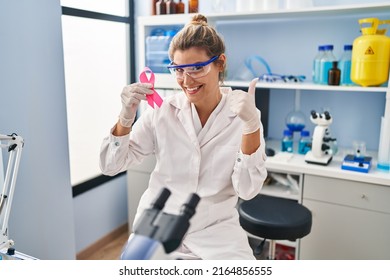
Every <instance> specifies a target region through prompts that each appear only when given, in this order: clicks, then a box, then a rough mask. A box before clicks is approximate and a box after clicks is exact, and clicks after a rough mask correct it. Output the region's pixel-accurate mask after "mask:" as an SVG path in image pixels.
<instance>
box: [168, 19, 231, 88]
mask: <svg viewBox="0 0 390 280" xmlns="http://www.w3.org/2000/svg"><path fill="white" fill-rule="evenodd" d="M192 47H197V48H201V49H204V50H205V51H206V54H207V55H208V56H209V57H210V58H211V57H214V56H219V55H221V54H223V53H225V43H224V41H223V39H222V37H221V36H220V35H219V34H218V33H217V31H216V30H215V29H214V28H213V27H212V26H210V25H208V23H207V18H206V17H205V16H204V15H201V14H196V15H194V16H193V17H192V19H191V21H190V22H189V23H187V24H186V25H185V26H184V28H183V29H181V30H180V31H179V32H178V33H177V34H176V35H175V36H174V37H173V39H172V41H171V43H170V46H169V57H170V59H171V60H172V59H173V54H174V53H175V52H176V51H177V50H181V51H184V50H187V49H189V48H192ZM214 63H220V64H221V66H222V69H223V71H222V72H221V73H220V75H219V80H220V81H223V79H224V72H225V69H226V63H223V62H222V61H221V60H218V59H217V60H216V61H214Z"/></svg>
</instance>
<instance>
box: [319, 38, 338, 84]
mask: <svg viewBox="0 0 390 280" xmlns="http://www.w3.org/2000/svg"><path fill="white" fill-rule="evenodd" d="M333 61H336V57H335V56H334V55H333V45H325V46H324V55H323V56H322V58H321V60H320V79H319V83H320V84H322V85H327V84H328V73H329V70H330V69H332V66H333Z"/></svg>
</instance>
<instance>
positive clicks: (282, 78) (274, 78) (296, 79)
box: [259, 74, 306, 83]
mask: <svg viewBox="0 0 390 280" xmlns="http://www.w3.org/2000/svg"><path fill="white" fill-rule="evenodd" d="M305 79H306V77H305V76H303V75H299V76H294V75H278V74H263V75H261V76H260V77H259V80H260V81H263V82H269V83H275V82H285V83H300V82H303V81H304V80H305Z"/></svg>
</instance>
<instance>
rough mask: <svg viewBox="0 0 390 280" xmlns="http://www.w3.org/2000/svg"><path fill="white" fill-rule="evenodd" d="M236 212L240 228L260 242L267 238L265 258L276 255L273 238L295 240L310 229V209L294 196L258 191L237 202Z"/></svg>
mask: <svg viewBox="0 0 390 280" xmlns="http://www.w3.org/2000/svg"><path fill="white" fill-rule="evenodd" d="M238 212H239V216H240V224H241V226H242V228H243V229H244V230H245V231H246V232H248V233H250V234H252V235H254V236H255V237H258V238H263V239H264V240H263V242H262V244H261V245H260V246H263V245H264V242H265V241H266V240H267V239H268V240H269V255H268V259H272V260H273V259H275V240H290V241H295V240H297V239H300V238H302V237H304V236H306V235H308V234H309V233H310V231H311V225H312V215H311V212H310V211H309V209H307V208H306V207H305V206H303V205H302V204H299V203H298V202H297V201H295V200H291V199H285V198H279V197H273V196H267V195H261V194H259V195H257V196H256V197H254V198H253V199H251V200H247V201H243V202H242V203H240V204H239V205H238Z"/></svg>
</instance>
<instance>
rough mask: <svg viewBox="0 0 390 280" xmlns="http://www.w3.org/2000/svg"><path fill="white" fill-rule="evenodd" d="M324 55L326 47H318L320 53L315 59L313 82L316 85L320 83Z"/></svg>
mask: <svg viewBox="0 0 390 280" xmlns="http://www.w3.org/2000/svg"><path fill="white" fill-rule="evenodd" d="M323 55H324V46H318V52H317V54H316V56H315V57H314V59H313V70H312V80H313V83H314V84H318V83H319V82H320V61H321V58H322V56H323Z"/></svg>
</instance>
